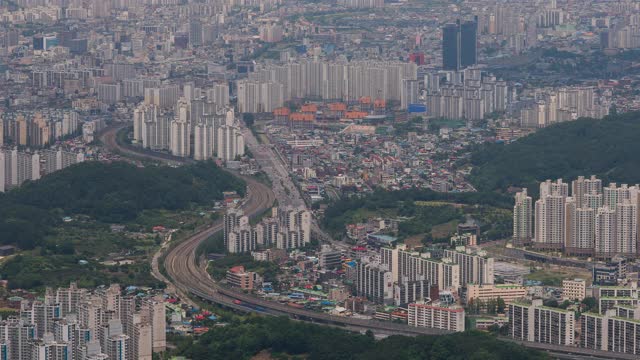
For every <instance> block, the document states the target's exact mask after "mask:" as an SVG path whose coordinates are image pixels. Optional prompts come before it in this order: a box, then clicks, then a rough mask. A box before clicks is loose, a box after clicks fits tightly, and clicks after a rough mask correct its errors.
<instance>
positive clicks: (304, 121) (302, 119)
mask: <svg viewBox="0 0 640 360" xmlns="http://www.w3.org/2000/svg"><path fill="white" fill-rule="evenodd" d="M315 119H316V115H315V113H293V114H291V115H289V126H290V127H291V128H313V123H314V121H315Z"/></svg>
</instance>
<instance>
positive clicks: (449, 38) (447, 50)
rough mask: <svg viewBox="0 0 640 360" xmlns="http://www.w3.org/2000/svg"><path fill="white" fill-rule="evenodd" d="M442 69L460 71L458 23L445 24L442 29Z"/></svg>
mask: <svg viewBox="0 0 640 360" xmlns="http://www.w3.org/2000/svg"><path fill="white" fill-rule="evenodd" d="M442 67H443V68H444V69H445V70H453V71H457V70H460V23H459V22H458V23H456V24H446V25H445V26H444V28H443V29H442Z"/></svg>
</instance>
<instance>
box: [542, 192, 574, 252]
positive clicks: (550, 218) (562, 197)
mask: <svg viewBox="0 0 640 360" xmlns="http://www.w3.org/2000/svg"><path fill="white" fill-rule="evenodd" d="M567 196H569V188H568V185H567V184H566V183H563V182H562V179H558V180H557V181H556V182H551V181H550V180H547V181H546V182H543V183H541V184H540V199H539V200H538V201H536V204H535V241H534V245H535V246H536V247H537V248H541V249H555V250H561V249H563V248H564V245H565V236H566V233H565V223H566V218H565V203H566V200H567Z"/></svg>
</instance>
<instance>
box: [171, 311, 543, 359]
mask: <svg viewBox="0 0 640 360" xmlns="http://www.w3.org/2000/svg"><path fill="white" fill-rule="evenodd" d="M185 340H186V341H184V342H182V343H180V344H178V346H177V348H176V349H174V350H172V352H173V353H175V354H177V355H182V356H186V357H187V358H189V359H193V360H200V359H202V360H204V359H237V360H242V359H251V358H253V357H254V356H255V355H256V354H258V353H259V352H261V351H266V352H267V353H268V354H269V355H271V358H273V359H311V360H324V359H327V360H329V359H331V360H337V359H342V360H359V359H363V360H364V359H367V360H374V359H376V360H377V359H380V360H382V359H384V360H388V359H398V360H404V359H424V360H429V359H433V360H444V359H451V360H458V359H459V360H462V359H477V360H485V359H493V360H500V359H521V360H527V359H529V360H534V359H548V356H546V354H544V353H542V352H539V351H536V350H531V349H525V348H524V347H522V346H519V345H516V344H512V343H508V342H502V341H499V340H497V339H496V338H495V337H494V336H492V335H490V334H487V333H481V332H465V333H456V334H452V335H445V336H418V337H405V336H391V337H388V338H386V339H383V340H379V341H376V340H374V339H373V336H367V335H360V334H354V333H350V332H347V331H345V330H341V329H336V328H331V327H324V326H319V325H313V324H307V323H302V322H295V321H292V320H289V319H287V318H276V317H252V318H249V319H248V320H245V321H236V322H234V323H232V324H230V325H229V326H225V327H213V328H211V330H209V332H207V333H206V334H204V335H202V336H201V337H200V338H198V340H197V341H194V340H193V338H186V339H185Z"/></svg>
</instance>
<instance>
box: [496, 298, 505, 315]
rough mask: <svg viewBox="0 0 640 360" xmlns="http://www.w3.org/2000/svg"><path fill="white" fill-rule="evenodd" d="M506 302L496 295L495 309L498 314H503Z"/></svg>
mask: <svg viewBox="0 0 640 360" xmlns="http://www.w3.org/2000/svg"><path fill="white" fill-rule="evenodd" d="M506 307H507V304H506V303H505V302H504V299H502V298H501V297H498V303H497V310H498V314H504V310H505V309H506Z"/></svg>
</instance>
